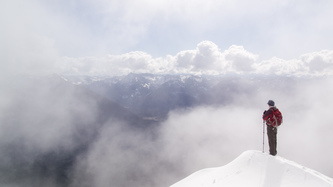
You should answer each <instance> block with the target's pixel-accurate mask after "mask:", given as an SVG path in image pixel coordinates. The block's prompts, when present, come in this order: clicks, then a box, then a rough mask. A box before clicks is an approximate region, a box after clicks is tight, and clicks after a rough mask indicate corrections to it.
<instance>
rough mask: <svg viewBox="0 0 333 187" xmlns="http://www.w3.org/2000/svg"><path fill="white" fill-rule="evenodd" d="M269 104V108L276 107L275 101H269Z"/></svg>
mask: <svg viewBox="0 0 333 187" xmlns="http://www.w3.org/2000/svg"><path fill="white" fill-rule="evenodd" d="M267 104H268V105H269V106H274V105H275V103H274V101H273V100H269V101H268V103H267Z"/></svg>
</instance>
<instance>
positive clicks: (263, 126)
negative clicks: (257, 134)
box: [262, 120, 265, 153]
mask: <svg viewBox="0 0 333 187" xmlns="http://www.w3.org/2000/svg"><path fill="white" fill-rule="evenodd" d="M264 152H265V120H263V123H262V153H264Z"/></svg>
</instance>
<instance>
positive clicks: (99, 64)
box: [57, 41, 333, 76]
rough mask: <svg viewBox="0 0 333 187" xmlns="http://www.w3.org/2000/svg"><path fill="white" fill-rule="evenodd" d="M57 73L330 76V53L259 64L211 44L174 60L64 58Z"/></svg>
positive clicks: (238, 50) (241, 51)
mask: <svg viewBox="0 0 333 187" xmlns="http://www.w3.org/2000/svg"><path fill="white" fill-rule="evenodd" d="M57 67H58V70H57V71H58V72H60V73H61V72H62V73H69V74H86V75H111V76H112V75H124V74H128V73H131V72H132V73H162V74H168V73H184V74H207V75H211V74H212V75H218V74H230V73H231V74H261V75H263V74H264V75H288V76H322V75H332V73H333V70H332V51H330V50H323V51H319V52H313V53H308V54H303V55H301V56H300V57H299V58H297V59H291V60H284V59H281V58H277V57H273V58H271V59H268V60H261V61H260V60H259V55H257V54H253V53H251V52H249V51H248V50H246V49H245V48H244V47H243V46H237V45H232V46H230V47H229V48H228V49H226V50H224V51H222V50H221V49H220V48H219V47H218V46H217V45H216V44H215V43H213V42H211V41H202V42H200V43H199V44H198V45H197V47H196V49H194V50H185V51H181V52H179V53H177V54H176V55H175V56H172V55H167V56H166V57H164V58H161V57H160V58H153V57H152V56H151V55H150V54H148V53H146V52H142V51H133V52H129V53H125V54H121V55H107V56H104V57H81V58H70V57H65V58H62V59H61V60H59V61H58V66H57Z"/></svg>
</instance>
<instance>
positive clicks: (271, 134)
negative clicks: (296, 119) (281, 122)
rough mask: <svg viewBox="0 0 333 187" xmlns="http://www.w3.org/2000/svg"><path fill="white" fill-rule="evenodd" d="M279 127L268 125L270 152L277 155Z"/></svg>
mask: <svg viewBox="0 0 333 187" xmlns="http://www.w3.org/2000/svg"><path fill="white" fill-rule="evenodd" d="M276 135H277V128H273V127H271V126H267V136H268V143H269V154H271V155H273V156H275V155H276V154H277V151H276V144H277V139H276Z"/></svg>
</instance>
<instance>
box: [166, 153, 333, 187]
mask: <svg viewBox="0 0 333 187" xmlns="http://www.w3.org/2000/svg"><path fill="white" fill-rule="evenodd" d="M220 186H221V187H222V186H223V187H241V186H247V187H252V186H253V187H295V186H302V187H318V186H321V187H329V186H330V187H332V186H333V179H332V178H330V177H327V176H325V175H323V174H321V173H319V172H317V171H314V170H312V169H309V168H306V167H304V166H302V165H300V164H297V163H295V162H292V161H289V160H287V159H285V158H282V157H280V156H275V157H274V156H270V155H269V154H267V153H262V152H260V151H245V152H244V153H242V154H241V155H240V156H239V157H237V158H236V159H235V160H233V161H232V162H230V163H229V164H227V165H225V166H222V167H217V168H208V169H204V170H200V171H198V172H195V173H193V174H192V175H190V176H188V177H186V178H185V179H183V180H181V181H179V182H177V183H176V184H174V185H172V186H171V187H220Z"/></svg>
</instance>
